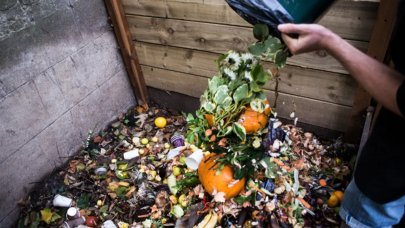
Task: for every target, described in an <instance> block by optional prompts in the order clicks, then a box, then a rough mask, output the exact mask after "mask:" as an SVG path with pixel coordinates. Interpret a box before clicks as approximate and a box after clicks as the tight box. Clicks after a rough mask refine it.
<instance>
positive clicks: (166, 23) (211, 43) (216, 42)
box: [127, 16, 367, 73]
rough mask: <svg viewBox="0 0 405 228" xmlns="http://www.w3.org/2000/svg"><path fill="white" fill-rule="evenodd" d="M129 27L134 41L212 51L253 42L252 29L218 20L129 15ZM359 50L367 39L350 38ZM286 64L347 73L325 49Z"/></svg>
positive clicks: (291, 59) (365, 45)
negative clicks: (195, 20)
mask: <svg viewBox="0 0 405 228" xmlns="http://www.w3.org/2000/svg"><path fill="white" fill-rule="evenodd" d="M127 18H128V21H129V24H130V31H131V33H132V36H133V38H134V39H135V40H136V41H142V42H148V43H154V44H162V45H170V46H175V47H183V48H189V49H196V50H202V51H209V52H214V53H225V52H227V51H228V50H237V51H246V50H247V48H248V46H249V45H250V44H252V43H254V42H255V38H254V37H253V35H252V29H251V28H246V27H237V26H227V25H219V24H210V23H201V22H192V21H184V20H173V19H163V18H151V17H144V16H128V17H127ZM350 42H351V43H352V44H353V45H354V46H356V47H358V48H359V49H361V50H363V51H364V50H366V48H367V43H366V42H361V41H350ZM288 64H291V65H294V66H300V67H306V68H313V69H318V70H325V71H330V72H336V73H347V72H346V70H345V69H344V68H343V67H342V66H341V64H340V63H339V62H337V61H336V60H335V59H334V58H333V57H332V56H330V55H329V54H328V53H326V52H325V51H318V52H312V53H307V54H301V55H297V56H293V57H291V58H289V60H288Z"/></svg>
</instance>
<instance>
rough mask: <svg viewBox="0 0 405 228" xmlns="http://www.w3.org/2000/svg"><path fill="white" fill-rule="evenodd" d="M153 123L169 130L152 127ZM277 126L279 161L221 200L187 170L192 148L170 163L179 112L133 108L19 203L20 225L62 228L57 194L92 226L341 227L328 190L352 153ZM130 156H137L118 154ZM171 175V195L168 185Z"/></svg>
mask: <svg viewBox="0 0 405 228" xmlns="http://www.w3.org/2000/svg"><path fill="white" fill-rule="evenodd" d="M156 117H164V118H165V119H166V122H167V124H166V125H165V126H164V127H163V128H158V127H156V126H155V124H154V121H155V119H156ZM276 123H277V125H279V124H280V125H279V126H278V128H279V129H282V130H283V131H285V133H286V135H287V137H286V141H285V143H280V145H279V147H280V148H281V149H280V151H279V152H278V153H277V152H275V153H274V154H273V155H277V156H273V157H271V156H270V157H269V159H267V160H266V161H265V163H266V165H265V166H267V168H266V169H265V173H262V172H258V173H256V174H255V177H254V178H252V179H250V180H249V181H248V182H247V184H246V186H244V188H243V190H242V191H241V192H240V194H239V195H238V196H236V197H234V198H231V199H229V200H226V201H225V202H224V199H223V197H221V196H217V197H213V196H211V195H209V194H208V193H207V192H206V191H205V190H204V188H203V187H202V185H201V184H200V182H199V179H198V174H197V172H196V171H194V170H190V169H189V168H188V167H187V165H186V164H185V158H186V157H187V156H188V155H190V154H192V153H193V151H197V150H198V148H197V147H196V146H194V145H192V144H188V143H185V146H182V147H177V148H180V149H181V150H179V154H178V155H176V156H175V157H173V158H172V159H170V160H168V159H167V155H168V153H169V152H170V151H172V150H173V149H174V146H173V145H172V143H171V142H170V139H171V138H172V137H173V135H175V134H176V135H177V134H184V133H185V131H186V121H185V118H184V117H183V115H179V114H176V113H172V112H168V111H167V110H165V109H161V108H156V107H150V108H149V109H145V108H143V107H136V108H134V109H131V110H129V111H128V112H127V113H126V114H122V115H121V116H120V117H119V119H118V120H117V121H116V122H114V123H112V124H111V125H110V126H109V127H108V128H107V129H105V130H104V131H101V132H99V133H94V134H89V138H88V139H87V140H86V141H85V145H84V146H83V149H82V150H81V151H80V153H79V154H78V155H77V156H75V157H73V158H72V159H71V160H70V161H69V162H68V163H67V165H66V166H64V167H61V170H58V171H57V172H55V173H54V174H53V175H52V176H50V177H49V178H48V179H47V180H44V182H43V184H42V185H41V186H38V187H37V188H36V190H35V191H34V192H33V193H32V194H31V195H30V196H29V198H28V199H26V201H25V203H24V204H23V203H22V205H21V206H23V207H22V212H21V216H20V220H19V226H20V227H59V226H60V225H61V224H62V223H63V222H64V221H66V212H67V209H68V207H55V206H53V199H54V196H55V195H57V194H60V195H63V196H66V197H68V198H71V199H73V203H72V205H71V206H72V207H77V208H79V209H80V212H81V214H82V215H84V216H85V217H86V219H87V221H86V223H85V225H87V226H90V227H100V226H101V225H102V224H103V223H104V222H105V221H108V220H112V221H113V222H114V223H115V224H116V226H117V227H162V226H169V227H170V226H174V225H175V224H176V221H177V223H178V224H177V225H178V227H193V226H194V225H198V224H199V223H200V222H201V221H202V220H203V219H204V218H205V217H206V215H210V213H215V214H216V216H214V217H215V223H214V225H216V226H221V227H232V226H234V227H236V226H237V225H238V224H239V225H241V226H243V227H268V225H269V224H271V226H273V227H278V226H281V227H290V226H292V225H293V224H301V225H303V226H307V227H313V226H315V225H320V226H322V227H331V226H332V227H333V226H339V222H340V221H339V218H338V216H337V210H338V205H339V201H340V196H339V195H338V197H337V198H336V197H335V194H334V193H335V192H336V191H343V190H344V188H345V186H346V184H347V178H348V177H349V176H348V175H349V173H350V171H349V169H348V163H347V160H346V158H348V153H350V147H347V146H346V145H344V144H342V143H341V142H340V141H334V142H328V143H326V142H324V143H321V142H320V141H319V140H318V139H317V138H316V137H315V136H314V135H313V134H312V133H309V132H305V133H304V132H303V131H302V129H300V128H298V127H296V126H294V125H291V124H287V125H282V124H281V123H280V122H276ZM134 150H135V151H138V154H139V156H137V157H134V158H131V159H125V158H124V154H125V153H128V152H131V151H134ZM207 153H208V152H207ZM278 155H279V156H278ZM276 157H277V158H276ZM173 177H175V178H174V179H175V181H176V186H177V190H176V193H175V194H174V193H173V192H172V191H173V189H170V187H169V185H168V179H171V178H173ZM171 187H172V186H171ZM172 188H173V187H172ZM171 190H172V191H171ZM211 217H212V216H211ZM213 219H214V218H213ZM180 223H181V225H180ZM255 225H257V226H255ZM200 227H208V226H200Z"/></svg>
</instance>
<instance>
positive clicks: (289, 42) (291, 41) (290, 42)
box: [281, 33, 297, 55]
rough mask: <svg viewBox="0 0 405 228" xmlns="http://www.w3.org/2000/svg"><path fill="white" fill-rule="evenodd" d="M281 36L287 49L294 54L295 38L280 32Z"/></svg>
mask: <svg viewBox="0 0 405 228" xmlns="http://www.w3.org/2000/svg"><path fill="white" fill-rule="evenodd" d="M281 38H282V39H283V40H284V43H285V44H286V45H287V47H288V49H289V50H290V52H291V54H293V55H294V54H296V44H297V39H294V38H291V37H290V36H288V35H286V34H284V33H282V34H281Z"/></svg>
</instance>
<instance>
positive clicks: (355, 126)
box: [345, 0, 399, 142]
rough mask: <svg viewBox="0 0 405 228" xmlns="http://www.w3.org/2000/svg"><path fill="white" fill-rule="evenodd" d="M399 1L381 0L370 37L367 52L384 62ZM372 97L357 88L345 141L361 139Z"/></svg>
mask: <svg viewBox="0 0 405 228" xmlns="http://www.w3.org/2000/svg"><path fill="white" fill-rule="evenodd" d="M398 3H399V0H381V1H380V6H379V9H378V14H377V20H376V23H375V25H374V28H373V33H372V35H371V38H370V42H369V46H368V51H367V54H368V55H370V56H371V57H373V58H375V59H377V60H379V61H381V62H383V63H387V62H386V54H387V49H388V47H389V43H390V41H391V35H392V32H393V30H394V26H395V21H396V13H397V9H398ZM371 99H372V98H371V96H370V94H368V93H367V92H366V91H365V90H364V89H363V88H362V87H361V86H359V87H358V88H357V91H356V93H355V98H354V102H353V108H352V111H351V115H350V117H351V118H350V123H349V127H348V129H347V131H346V134H345V141H348V142H358V141H359V139H360V137H361V132H362V129H363V127H364V120H365V116H366V110H367V108H368V107H369V106H370V103H371Z"/></svg>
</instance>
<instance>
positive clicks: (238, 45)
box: [122, 0, 378, 132]
mask: <svg viewBox="0 0 405 228" xmlns="http://www.w3.org/2000/svg"><path fill="white" fill-rule="evenodd" d="M122 2H123V6H124V10H125V15H126V18H127V21H128V24H129V28H130V33H131V35H132V37H133V39H134V40H133V41H134V47H135V49H136V51H137V53H138V57H139V61H140V64H141V67H142V71H143V75H144V77H145V82H146V85H147V86H150V87H154V88H158V89H162V90H168V91H175V92H179V93H182V94H186V95H189V96H193V97H200V95H201V94H202V92H203V91H204V90H205V89H206V88H207V82H208V79H209V78H210V77H212V76H213V75H214V74H215V73H216V70H217V69H216V65H215V60H216V59H217V58H218V56H219V54H221V53H225V52H227V51H228V50H237V51H246V50H247V47H248V45H250V44H251V43H253V42H254V41H255V39H254V37H253V35H252V26H251V25H249V24H248V23H246V22H245V21H244V20H243V19H242V18H240V17H239V16H238V15H237V14H236V13H235V12H234V11H233V10H232V9H231V8H230V7H229V6H228V5H227V4H226V2H225V1H223V0H123V1H122ZM377 10H378V2H375V1H353V0H340V1H337V2H336V4H335V5H334V6H333V7H332V8H331V9H330V10H329V11H328V12H327V13H326V14H325V15H324V16H323V17H322V19H321V20H320V21H319V23H320V24H322V25H324V26H326V27H328V28H330V29H331V30H332V31H334V32H336V33H337V34H339V35H340V36H342V37H343V38H345V39H346V40H347V41H349V42H350V43H352V44H353V45H354V46H356V47H358V48H359V49H361V50H363V51H366V50H367V47H368V42H369V39H370V36H371V32H372V29H373V26H374V23H375V20H376V16H377ZM268 64H269V63H268ZM274 89H275V82H274V80H273V81H270V82H269V83H268V84H267V85H266V86H265V90H266V93H267V95H268V97H269V98H270V99H271V100H274V97H275V93H274ZM356 89H357V84H356V82H355V81H354V80H353V79H352V78H351V76H350V75H348V74H347V72H346V71H345V70H344V68H343V67H342V66H341V65H340V64H339V63H338V62H337V61H336V60H335V59H333V58H332V57H331V56H329V55H328V54H327V53H325V52H324V51H319V52H314V53H309V54H302V55H298V56H294V57H292V58H290V59H289V60H288V65H287V66H286V67H285V68H284V69H282V70H281V74H280V77H279V85H278V91H279V97H278V102H277V107H276V111H277V113H278V114H279V116H281V117H285V118H289V116H290V113H291V112H293V111H295V113H296V116H297V117H298V118H299V121H301V122H304V123H307V124H312V125H315V126H320V127H324V128H328V129H331V130H337V131H342V132H344V131H345V130H346V128H347V126H348V120H349V119H350V112H351V109H352V105H353V99H354V94H355V91H356ZM179 102H181V101H179Z"/></svg>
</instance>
